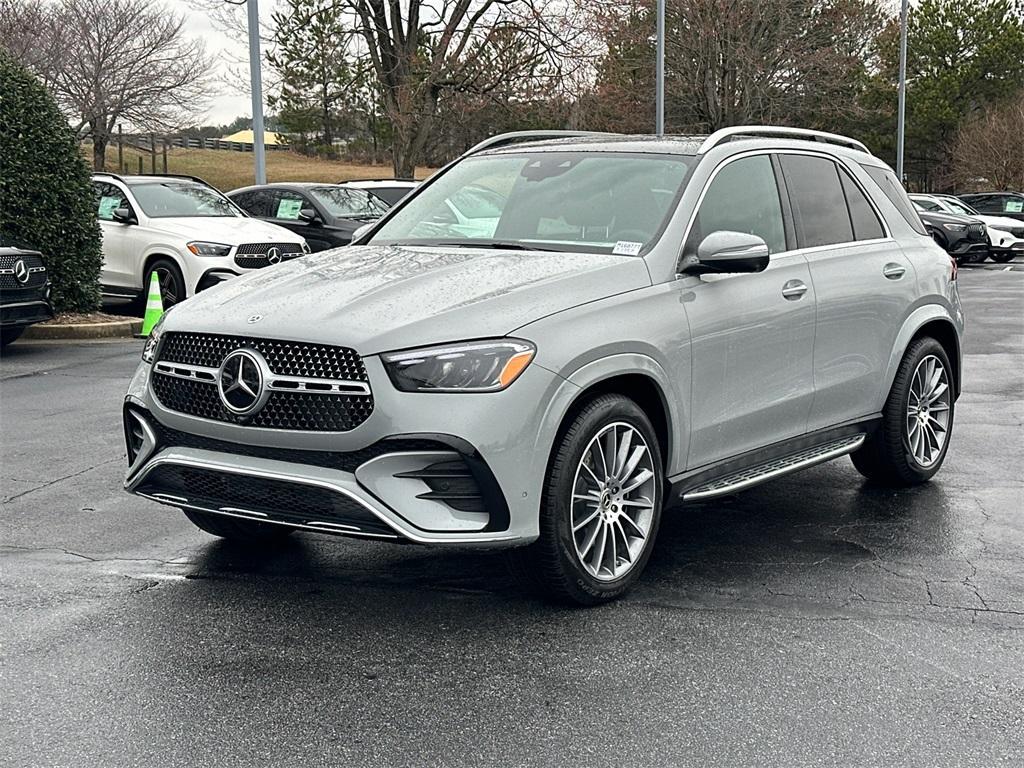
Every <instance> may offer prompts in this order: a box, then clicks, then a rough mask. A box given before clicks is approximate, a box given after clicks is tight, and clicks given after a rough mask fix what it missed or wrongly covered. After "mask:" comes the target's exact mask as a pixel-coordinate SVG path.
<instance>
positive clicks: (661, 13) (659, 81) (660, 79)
mask: <svg viewBox="0 0 1024 768" xmlns="http://www.w3.org/2000/svg"><path fill="white" fill-rule="evenodd" d="M904 2H906V0H904ZM657 35H658V48H657V64H656V69H657V74H656V76H655V86H654V103H655V113H656V114H655V118H654V130H655V133H657V134H658V135H659V136H663V135H664V134H665V0H658V32H657Z"/></svg>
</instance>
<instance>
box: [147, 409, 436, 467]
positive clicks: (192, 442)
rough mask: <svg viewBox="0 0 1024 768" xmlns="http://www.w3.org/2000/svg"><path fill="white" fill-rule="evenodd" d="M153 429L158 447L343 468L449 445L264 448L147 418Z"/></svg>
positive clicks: (410, 441)
mask: <svg viewBox="0 0 1024 768" xmlns="http://www.w3.org/2000/svg"><path fill="white" fill-rule="evenodd" d="M149 423H150V424H151V425H152V426H153V428H154V431H155V432H156V433H157V444H158V445H159V446H160V447H161V448H197V449H199V450H203V451H218V452H220V453H230V454H234V455H237V456H250V457H252V458H257V459H274V460H276V461H288V462H291V463H293V464H304V465H307V466H314V467H324V468H326V469H339V470H342V471H343V472H355V471H356V469H357V468H358V467H359V466H360V465H361V464H365V463H366V462H367V461H369V460H370V459H375V458H377V457H378V456H383V455H384V454H387V453H398V452H402V451H446V452H451V451H452V448H450V447H449V446H447V445H445V444H444V443H440V442H438V441H436V440H420V439H415V438H405V439H403V438H396V439H392V440H381V441H380V442H378V443H374V444H373V445H369V446H367V447H366V448H361V449H360V450H358V451H348V452H336V451H305V450H299V449H293V448H267V447H265V446H260V445H247V444H245V443H233V442H230V441H227V440H216V439H214V438H211V437H203V436H201V435H193V434H191V433H189V432H181V431H180V430H177V429H171V428H170V427H165V426H163V425H162V424H159V423H158V422H157V421H156V420H155V419H151V420H150V422H149Z"/></svg>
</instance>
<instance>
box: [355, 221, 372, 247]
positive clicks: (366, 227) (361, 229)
mask: <svg viewBox="0 0 1024 768" xmlns="http://www.w3.org/2000/svg"><path fill="white" fill-rule="evenodd" d="M372 228H373V223H372V222H371V223H370V224H363V226H361V227H359V228H358V229H357V230H356V231H355V232H353V233H352V242H353V243H354V242H356V240H358V239H359V238H361V237H362V236H363V235H365V234H366V233H367V232H369V231H370V230H371V229H372Z"/></svg>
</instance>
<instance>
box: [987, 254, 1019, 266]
mask: <svg viewBox="0 0 1024 768" xmlns="http://www.w3.org/2000/svg"><path fill="white" fill-rule="evenodd" d="M989 255H990V256H991V257H992V261H994V262H995V263H996V264H1009V263H1010V262H1011V261H1013V258H1014V256H1016V254H1014V253H1000V254H999V255H998V256H997V255H996V254H994V253H992V254H989Z"/></svg>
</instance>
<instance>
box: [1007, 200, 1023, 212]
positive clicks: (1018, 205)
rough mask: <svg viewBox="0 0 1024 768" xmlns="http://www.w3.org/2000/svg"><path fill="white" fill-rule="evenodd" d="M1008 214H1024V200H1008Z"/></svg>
mask: <svg viewBox="0 0 1024 768" xmlns="http://www.w3.org/2000/svg"><path fill="white" fill-rule="evenodd" d="M1006 212H1007V213H1024V200H1007V201H1006Z"/></svg>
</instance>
